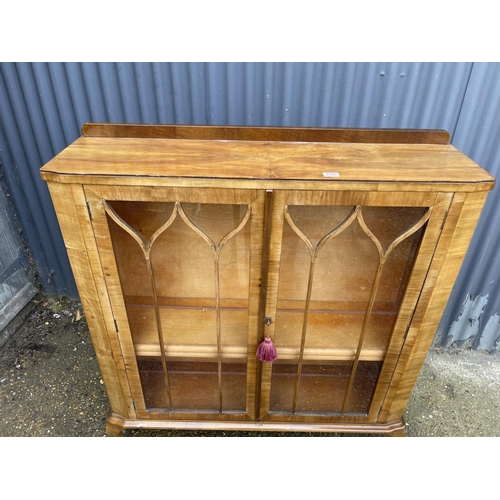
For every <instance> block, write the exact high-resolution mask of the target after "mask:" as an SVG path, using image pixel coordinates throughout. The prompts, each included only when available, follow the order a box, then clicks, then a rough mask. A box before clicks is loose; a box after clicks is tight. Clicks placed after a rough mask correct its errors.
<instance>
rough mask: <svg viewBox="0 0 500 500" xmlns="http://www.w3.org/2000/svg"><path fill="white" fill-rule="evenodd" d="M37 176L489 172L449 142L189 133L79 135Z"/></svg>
mask: <svg viewBox="0 0 500 500" xmlns="http://www.w3.org/2000/svg"><path fill="white" fill-rule="evenodd" d="M152 128H153V129H154V127H152ZM253 130H259V129H253ZM261 130H262V129H261ZM283 130H286V129H283ZM304 130H307V129H304ZM41 174H42V178H43V179H45V180H47V181H57V182H76V183H100V182H103V181H105V180H106V179H107V182H109V179H110V178H115V180H116V181H118V180H120V181H121V182H124V183H126V184H130V183H133V182H134V181H137V180H138V178H141V177H142V178H148V179H149V181H151V184H152V185H154V183H155V182H154V180H155V179H166V178H167V179H168V178H176V179H179V178H180V179H205V180H219V181H223V180H236V179H248V180H254V181H260V182H262V181H266V182H269V181H303V182H304V181H305V182H310V181H322V182H325V183H343V182H345V181H348V182H357V183H359V182H379V183H418V184H433V183H436V184H450V185H462V186H463V187H465V186H464V185H474V190H488V189H491V188H492V187H493V185H494V178H493V177H492V176H491V175H490V174H489V173H488V172H486V171H485V170H483V169H482V168H481V167H479V166H478V165H477V164H476V163H475V162H474V161H472V160H471V159H470V158H468V157H467V156H466V155H464V154H463V153H461V152H460V151H459V150H458V149H457V148H455V147H454V146H452V145H450V144H429V143H417V144H415V143H413V144H412V143H395V142H394V143H383V142H328V141H325V142H313V141H311V142H303V141H291V140H234V139H231V140H220V139H205V138H204V139H198V138H196V137H195V138H188V139H178V138H165V137H159V138H151V137H116V136H115V137H103V136H101V137H94V136H83V137H80V138H79V139H77V140H76V141H75V142H74V143H73V144H71V145H70V146H68V147H67V148H66V149H64V150H63V151H62V152H61V153H59V154H58V155H57V156H56V157H55V158H53V159H52V160H51V161H49V162H48V163H47V164H46V165H44V166H43V167H42V169H41ZM105 182H106V181H105ZM107 182H106V183H107ZM263 187H264V184H263ZM471 187H472V186H471Z"/></svg>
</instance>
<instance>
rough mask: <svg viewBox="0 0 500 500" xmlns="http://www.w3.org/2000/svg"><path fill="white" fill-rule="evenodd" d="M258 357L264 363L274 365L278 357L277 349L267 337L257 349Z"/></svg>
mask: <svg viewBox="0 0 500 500" xmlns="http://www.w3.org/2000/svg"><path fill="white" fill-rule="evenodd" d="M257 357H258V358H259V360H260V361H263V362H264V363H272V362H273V361H274V360H275V359H276V358H277V357H278V354H277V353H276V347H275V346H274V344H273V341H272V340H271V339H270V338H269V337H266V338H265V340H264V341H263V342H261V343H260V345H259V347H257Z"/></svg>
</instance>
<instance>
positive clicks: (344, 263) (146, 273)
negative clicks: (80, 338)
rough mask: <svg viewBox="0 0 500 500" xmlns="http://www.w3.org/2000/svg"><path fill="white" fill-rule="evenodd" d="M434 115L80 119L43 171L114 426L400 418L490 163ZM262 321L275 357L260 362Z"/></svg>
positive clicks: (283, 426)
mask: <svg viewBox="0 0 500 500" xmlns="http://www.w3.org/2000/svg"><path fill="white" fill-rule="evenodd" d="M448 141H449V135H448V134H447V133H446V132H444V131H436V130H415V131H410V130H367V129H359V130H355V129H310V128H302V129H301V128H295V129H294V128H272V127H263V128H257V127H213V126H169V125H124V124H86V125H84V126H83V136H82V137H80V138H79V139H78V140H76V141H75V142H74V143H73V144H71V145H70V146H69V147H67V148H66V149H65V150H64V151H62V152H61V153H60V154H59V155H57V156H56V157H55V158H54V159H52V160H51V161H50V162H48V163H47V164H46V165H45V166H44V167H43V168H42V170H41V174H42V177H43V179H44V180H45V181H47V183H48V186H49V189H50V193H51V196H52V200H53V203H54V207H55V210H56V213H57V217H58V221H59V224H60V227H61V230H62V234H63V237H64V241H65V244H66V248H67V252H68V255H69V259H70V262H71V266H72V269H73V272H74V276H75V280H76V283H77V286H78V290H79V294H80V299H81V302H82V305H83V308H84V310H85V314H86V319H87V322H88V325H89V329H90V334H91V336H92V341H93V344H94V347H95V351H96V355H97V359H98V362H99V366H100V369H101V372H102V378H103V380H104V383H105V386H106V390H107V394H108V397H109V400H110V412H109V417H108V424H107V432H108V434H121V431H122V430H123V429H127V428H156V429H174V428H177V429H220V430H222V429H225V430H242V431H248V430H279V431H285V430H286V431H308V432H311V431H317V432H326V431H328V432H361V433H387V434H392V435H404V430H405V423H404V420H403V412H404V408H405V405H406V403H407V401H408V398H409V396H410V393H411V391H412V388H413V386H414V384H415V382H416V380H417V377H418V374H419V371H420V368H421V366H422V363H423V361H424V359H425V356H426V354H427V351H428V349H429V347H430V345H431V342H432V340H433V337H434V335H435V332H436V329H437V326H438V324H439V321H440V319H441V315H442V313H443V310H444V307H445V305H446V302H447V300H448V297H449V295H450V292H451V289H452V287H453V284H454V282H455V279H456V277H457V274H458V271H459V269H460V265H461V263H462V260H463V257H464V255H465V252H466V250H467V247H468V245H469V242H470V239H471V236H472V233H473V231H474V228H475V226H476V223H477V220H478V218H479V215H480V212H481V209H482V207H483V204H484V202H485V199H486V196H487V193H488V191H489V190H490V189H492V188H493V186H494V179H493V178H492V177H491V176H490V175H489V174H488V173H487V172H485V171H484V170H483V169H481V168H480V167H479V166H478V165H476V164H475V163H474V162H473V161H472V160H470V159H469V158H468V157H467V156H465V155H464V154H462V153H461V152H460V151H458V150H457V149H456V148H455V147H453V146H452V145H450V144H449V143H448ZM266 337H269V338H270V339H271V341H272V343H273V344H271V345H274V346H275V347H276V353H277V359H275V360H274V361H273V362H262V361H260V360H259V359H258V357H257V356H256V352H257V348H258V346H259V345H260V344H261V342H263V341H264V339H265V338H266Z"/></svg>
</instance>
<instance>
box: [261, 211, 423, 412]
mask: <svg viewBox="0 0 500 500" xmlns="http://www.w3.org/2000/svg"><path fill="white" fill-rule="evenodd" d="M426 211H427V209H426V208H421V207H417V208H415V207H410V208H408V207H357V208H356V207H333V206H332V207H324V206H318V207H311V206H309V207H303V206H293V207H288V213H289V215H290V219H291V222H290V223H289V222H288V221H285V223H284V228H283V245H282V254H281V264H280V280H279V286H278V310H277V315H276V331H275V343H276V347H277V350H278V360H277V361H275V362H274V364H273V369H272V379H271V400H270V411H272V412H287V413H290V412H292V413H293V412H295V413H300V412H305V413H331V414H343V413H354V414H366V413H367V412H368V410H369V406H370V402H371V399H372V396H373V393H374V390H375V387H376V382H377V379H378V375H379V373H380V369H381V366H382V360H383V359H384V356H385V353H386V350H387V346H388V344H389V341H390V336H391V333H392V331H393V328H394V324H395V320H396V317H397V313H398V310H399V306H400V304H401V301H402V298H403V296H404V292H405V289H406V285H407V282H408V279H409V276H410V272H411V268H412V266H413V263H414V260H415V255H416V251H417V248H418V244H419V242H420V240H421V237H422V234H423V229H420V230H418V231H416V232H415V233H414V234H411V235H410V234H408V235H407V237H406V238H404V239H403V241H402V242H401V243H399V244H398V245H396V246H395V248H394V249H391V250H390V252H389V255H388V257H387V259H386V260H385V262H384V259H385V255H384V253H385V251H386V250H387V248H388V247H389V245H391V243H393V242H394V241H395V240H396V239H397V238H398V237H399V236H400V235H403V234H404V233H405V232H407V231H408V230H410V229H411V228H412V227H413V226H414V225H415V224H416V223H417V222H418V221H419V220H420V219H421V217H422V216H423V215H424V214H425V213H426ZM365 226H366V227H365ZM367 228H368V229H367ZM298 233H299V234H300V233H301V234H300V236H299V234H298ZM304 239H306V240H307V241H308V242H309V245H308V244H307V243H305V242H304ZM381 262H382V263H383V267H379V264H380V263H381ZM308 287H310V296H309V297H308ZM302 346H303V348H302ZM358 348H359V353H358Z"/></svg>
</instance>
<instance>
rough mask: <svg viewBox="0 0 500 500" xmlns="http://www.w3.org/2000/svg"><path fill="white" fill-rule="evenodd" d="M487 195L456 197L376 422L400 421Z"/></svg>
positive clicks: (462, 195)
mask: <svg viewBox="0 0 500 500" xmlns="http://www.w3.org/2000/svg"><path fill="white" fill-rule="evenodd" d="M486 195H487V193H470V194H467V195H465V194H457V195H455V198H454V200H453V203H452V205H451V207H450V211H449V214H448V217H447V219H446V223H445V225H444V227H443V231H442V235H441V239H440V242H439V244H438V247H437V249H436V253H435V256H434V259H433V262H432V265H431V268H430V270H429V273H428V276H427V280H426V285H425V288H424V291H423V293H422V296H421V298H420V300H419V304H418V306H417V308H416V311H415V315H414V318H413V322H412V326H411V327H410V329H409V331H408V335H407V338H406V341H405V344H404V346H403V350H402V352H401V356H400V359H399V362H398V366H397V368H396V371H395V373H394V377H393V382H392V384H391V388H390V390H389V392H388V395H387V398H386V403H385V405H384V407H383V408H382V411H381V413H380V418H379V421H380V422H386V421H391V420H395V419H398V418H400V417H401V415H402V414H403V411H404V409H405V406H406V403H407V401H408V398H409V397H410V394H411V391H412V390H413V386H414V385H415V382H416V381H417V378H418V375H419V373H420V369H421V368H422V364H423V362H424V361H425V358H426V355H427V352H428V350H429V348H430V346H431V343H432V340H433V339H434V335H435V332H436V329H437V327H438V324H439V321H440V319H441V316H442V314H443V311H444V308H445V306H446V302H447V301H448V299H449V297H450V294H451V290H452V288H453V285H454V283H455V280H456V278H457V275H458V272H459V270H460V267H461V265H462V262H463V259H464V257H465V253H466V252H467V248H468V246H469V243H470V240H471V238H472V235H473V233H474V229H475V227H476V224H477V221H478V219H479V216H480V214H481V210H482V208H483V205H484V202H485V200H486Z"/></svg>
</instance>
